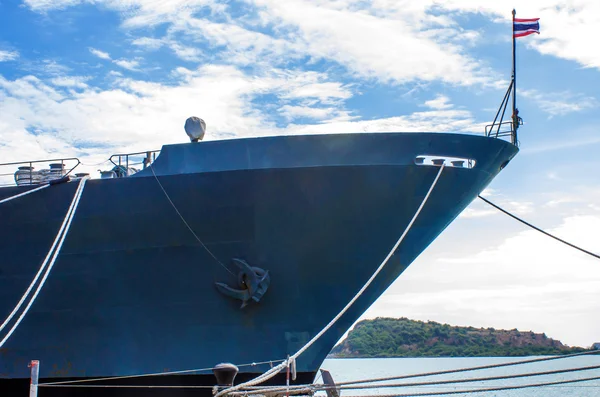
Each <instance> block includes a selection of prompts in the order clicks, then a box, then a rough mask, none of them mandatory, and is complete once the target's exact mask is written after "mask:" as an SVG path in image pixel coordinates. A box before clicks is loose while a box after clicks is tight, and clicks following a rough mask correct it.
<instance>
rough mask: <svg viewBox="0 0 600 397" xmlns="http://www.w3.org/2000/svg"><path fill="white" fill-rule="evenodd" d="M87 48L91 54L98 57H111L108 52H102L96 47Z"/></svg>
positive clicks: (108, 58)
mask: <svg viewBox="0 0 600 397" xmlns="http://www.w3.org/2000/svg"><path fill="white" fill-rule="evenodd" d="M89 50H90V52H91V53H92V54H94V55H95V56H97V57H98V58H100V59H107V60H110V59H111V58H110V54H109V53H108V52H104V51H101V50H98V49H96V48H89Z"/></svg>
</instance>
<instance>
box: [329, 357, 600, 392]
mask: <svg viewBox="0 0 600 397" xmlns="http://www.w3.org/2000/svg"><path fill="white" fill-rule="evenodd" d="M592 354H600V350H592V351H587V352H581V353H572V354H565V355H562V356H551V357H541V358H532V359H529V360H522V361H512V362H508V363H501V364H489V365H481V366H478V367H467V368H459V369H449V370H444V371H435V372H424V373H420V374H411V375H400V376H389V377H385V378H373V379H365V380H355V381H349V382H340V383H338V384H337V386H345V385H354V384H359V383H369V382H386V381H390V380H400V379H410V378H424V377H428V376H437V375H448V374H456V373H460V372H471V371H479V370H483V369H495V368H502V367H511V366H515V365H523V364H531V363H539V362H543V361H553V360H562V359H565V358H572V357H579V356H587V355H592Z"/></svg>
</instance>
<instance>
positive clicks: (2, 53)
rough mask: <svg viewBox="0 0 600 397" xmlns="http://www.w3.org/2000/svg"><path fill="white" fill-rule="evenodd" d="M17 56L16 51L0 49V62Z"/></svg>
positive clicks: (12, 59) (11, 59)
mask: <svg viewBox="0 0 600 397" xmlns="http://www.w3.org/2000/svg"><path fill="white" fill-rule="evenodd" d="M18 57H19V53H18V52H17V51H6V50H0V62H7V61H14V60H15V59H17V58H18Z"/></svg>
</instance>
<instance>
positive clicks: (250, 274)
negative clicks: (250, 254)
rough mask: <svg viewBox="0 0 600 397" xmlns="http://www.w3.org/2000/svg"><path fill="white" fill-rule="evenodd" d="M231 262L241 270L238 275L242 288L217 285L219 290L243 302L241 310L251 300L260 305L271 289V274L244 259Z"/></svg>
mask: <svg viewBox="0 0 600 397" xmlns="http://www.w3.org/2000/svg"><path fill="white" fill-rule="evenodd" d="M231 262H232V263H233V264H234V265H236V266H237V267H238V268H239V269H240V272H239V274H238V285H239V287H240V288H239V289H235V288H231V287H230V286H229V285H227V284H225V283H215V285H216V286H217V289H218V290H219V292H221V293H222V294H223V295H225V296H229V297H231V298H234V299H238V300H241V301H242V307H241V309H243V308H244V307H246V306H247V305H248V303H250V301H251V300H253V301H255V302H257V303H258V302H259V301H260V299H261V298H262V297H263V295H264V294H265V292H267V289H269V284H270V283H271V277H270V276H269V272H268V271H265V270H263V269H261V268H260V267H254V266H250V265H249V264H248V263H247V262H246V261H244V260H242V259H236V258H234V259H232V260H231Z"/></svg>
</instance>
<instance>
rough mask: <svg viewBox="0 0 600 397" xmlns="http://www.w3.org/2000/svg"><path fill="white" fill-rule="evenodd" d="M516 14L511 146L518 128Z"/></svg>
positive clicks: (513, 16) (515, 142)
mask: <svg viewBox="0 0 600 397" xmlns="http://www.w3.org/2000/svg"><path fill="white" fill-rule="evenodd" d="M516 14H517V11H515V9H514V8H513V10H512V19H513V20H512V29H513V34H512V61H513V70H512V86H513V98H512V99H513V101H512V102H513V103H512V108H513V112H512V115H513V116H512V119H513V129H514V135H513V139H514V142H513V144H515V145H516V144H517V129H518V128H519V118H518V116H517V51H516V41H515V15H516Z"/></svg>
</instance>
